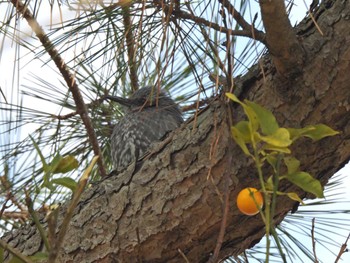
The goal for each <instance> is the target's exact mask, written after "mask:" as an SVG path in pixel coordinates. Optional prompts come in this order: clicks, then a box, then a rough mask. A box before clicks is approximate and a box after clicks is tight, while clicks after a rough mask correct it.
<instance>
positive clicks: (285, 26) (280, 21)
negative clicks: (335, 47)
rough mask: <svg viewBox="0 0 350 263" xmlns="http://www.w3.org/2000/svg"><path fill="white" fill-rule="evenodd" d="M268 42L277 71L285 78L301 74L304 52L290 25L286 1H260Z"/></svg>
mask: <svg viewBox="0 0 350 263" xmlns="http://www.w3.org/2000/svg"><path fill="white" fill-rule="evenodd" d="M260 8H261V14H262V20H263V23H264V27H265V30H266V42H267V47H268V49H269V52H270V54H271V56H272V59H273V62H274V65H275V67H276V69H277V71H278V72H279V73H280V74H281V75H283V76H285V77H289V76H293V75H295V74H297V73H300V72H301V70H302V68H301V66H302V65H303V63H304V51H303V48H302V47H301V44H300V43H299V41H298V39H297V37H296V34H295V32H294V31H293V28H292V26H291V24H290V21H289V19H288V15H287V13H286V7H285V4H284V0H273V1H271V0H260Z"/></svg>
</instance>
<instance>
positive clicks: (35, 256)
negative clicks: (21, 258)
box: [30, 252, 49, 261]
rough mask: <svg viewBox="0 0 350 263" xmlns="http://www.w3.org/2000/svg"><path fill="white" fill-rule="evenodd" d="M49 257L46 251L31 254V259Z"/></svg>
mask: <svg viewBox="0 0 350 263" xmlns="http://www.w3.org/2000/svg"><path fill="white" fill-rule="evenodd" d="M48 257H49V254H47V253H45V252H37V253H35V254H34V255H33V256H30V259H32V260H33V261H41V260H45V259H48Z"/></svg>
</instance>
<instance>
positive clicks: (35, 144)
mask: <svg viewBox="0 0 350 263" xmlns="http://www.w3.org/2000/svg"><path fill="white" fill-rule="evenodd" d="M29 138H30V139H31V141H32V143H33V145H34V148H35V149H36V151H37V152H38V154H39V157H40V160H41V163H42V164H43V170H44V172H46V171H47V170H48V168H49V167H48V165H47V163H46V161H45V158H44V155H43V154H42V152H41V151H40V148H39V145H38V144H37V143H36V141H35V140H34V138H33V137H32V136H31V135H29Z"/></svg>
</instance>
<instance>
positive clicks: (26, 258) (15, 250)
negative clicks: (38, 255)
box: [0, 239, 34, 263]
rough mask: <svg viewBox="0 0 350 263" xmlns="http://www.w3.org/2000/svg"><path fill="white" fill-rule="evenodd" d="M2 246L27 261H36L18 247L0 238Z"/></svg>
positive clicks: (26, 262) (29, 262) (0, 245)
mask: <svg viewBox="0 0 350 263" xmlns="http://www.w3.org/2000/svg"><path fill="white" fill-rule="evenodd" d="M0 247H2V248H3V249H4V250H8V251H10V253H11V254H12V255H14V256H16V257H17V258H19V259H20V260H22V261H23V262H25V263H34V261H32V260H31V259H30V258H29V257H27V256H25V255H23V254H22V253H21V252H20V251H19V250H18V249H16V248H14V247H12V246H10V245H9V244H7V243H6V242H5V241H4V240H1V239H0Z"/></svg>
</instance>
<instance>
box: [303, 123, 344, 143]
mask: <svg viewBox="0 0 350 263" xmlns="http://www.w3.org/2000/svg"><path fill="white" fill-rule="evenodd" d="M308 127H312V128H313V129H312V130H309V131H308V132H306V133H304V134H303V135H304V136H306V137H309V138H311V139H312V140H314V141H318V140H321V139H323V138H325V137H328V136H334V135H337V134H339V132H337V131H335V130H333V129H332V128H330V127H328V126H327V125H324V124H316V125H312V126H308Z"/></svg>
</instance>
